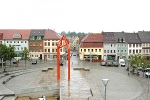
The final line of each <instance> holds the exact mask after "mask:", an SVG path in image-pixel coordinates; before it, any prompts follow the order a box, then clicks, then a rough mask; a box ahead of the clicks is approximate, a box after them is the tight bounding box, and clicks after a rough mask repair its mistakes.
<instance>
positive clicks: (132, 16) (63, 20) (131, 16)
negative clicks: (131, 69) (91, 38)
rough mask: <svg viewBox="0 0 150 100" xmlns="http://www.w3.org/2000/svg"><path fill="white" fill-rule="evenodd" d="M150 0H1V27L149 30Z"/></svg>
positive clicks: (115, 30)
mask: <svg viewBox="0 0 150 100" xmlns="http://www.w3.org/2000/svg"><path fill="white" fill-rule="evenodd" d="M149 4H150V0H0V29H53V30H55V31H56V32H59V33H60V32H62V31H65V32H68V31H71V32H73V31H75V32H85V33H86V32H92V33H100V32H102V31H104V32H111V31H113V32H119V31H125V32H136V31H143V30H145V31H150V25H149V24H150V6H149Z"/></svg>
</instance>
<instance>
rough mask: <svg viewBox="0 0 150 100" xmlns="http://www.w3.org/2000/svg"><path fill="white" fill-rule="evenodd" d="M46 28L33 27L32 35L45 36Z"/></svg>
mask: <svg viewBox="0 0 150 100" xmlns="http://www.w3.org/2000/svg"><path fill="white" fill-rule="evenodd" d="M44 34H45V29H32V30H31V33H30V36H44Z"/></svg>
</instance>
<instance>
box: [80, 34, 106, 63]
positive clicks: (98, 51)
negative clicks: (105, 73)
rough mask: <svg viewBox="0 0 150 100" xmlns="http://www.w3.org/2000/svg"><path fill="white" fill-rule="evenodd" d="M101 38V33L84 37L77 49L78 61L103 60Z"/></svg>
mask: <svg viewBox="0 0 150 100" xmlns="http://www.w3.org/2000/svg"><path fill="white" fill-rule="evenodd" d="M103 51H104V50H103V37H102V34H101V33H91V34H88V35H87V36H85V37H84V38H83V39H82V41H81V43H80V49H79V57H80V60H90V58H91V60H98V61H101V60H103V54H104V52H103Z"/></svg>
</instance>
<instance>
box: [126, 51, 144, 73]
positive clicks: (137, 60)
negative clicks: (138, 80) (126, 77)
mask: <svg viewBox="0 0 150 100" xmlns="http://www.w3.org/2000/svg"><path fill="white" fill-rule="evenodd" d="M142 58H143V56H142V55H141V54H132V55H131V56H130V59H129V60H128V61H129V64H130V67H131V68H133V72H134V70H135V69H138V67H141V64H142ZM137 71H138V70H137Z"/></svg>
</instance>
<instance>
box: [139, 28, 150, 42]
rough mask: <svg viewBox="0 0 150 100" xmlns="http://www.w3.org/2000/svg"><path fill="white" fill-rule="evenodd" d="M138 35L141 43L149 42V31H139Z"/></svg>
mask: <svg viewBox="0 0 150 100" xmlns="http://www.w3.org/2000/svg"><path fill="white" fill-rule="evenodd" d="M138 35H139V37H140V39H141V42H142V43H149V42H150V32H149V31H139V32H138Z"/></svg>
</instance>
